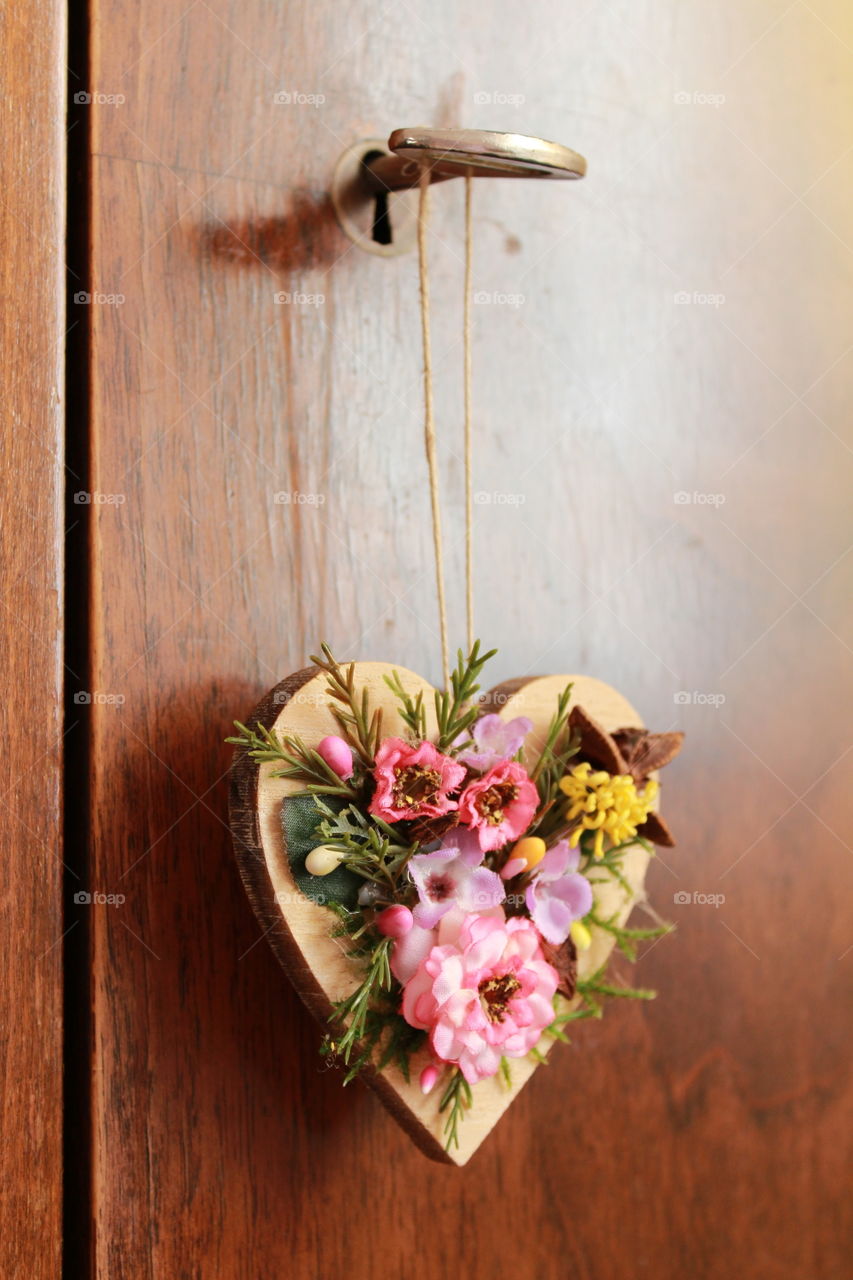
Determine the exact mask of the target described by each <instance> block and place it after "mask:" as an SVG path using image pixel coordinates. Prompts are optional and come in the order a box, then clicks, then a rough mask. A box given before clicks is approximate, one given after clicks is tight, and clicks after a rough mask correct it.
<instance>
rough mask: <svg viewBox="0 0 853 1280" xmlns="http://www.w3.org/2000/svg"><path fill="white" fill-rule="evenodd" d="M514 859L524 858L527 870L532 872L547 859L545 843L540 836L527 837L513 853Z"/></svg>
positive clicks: (520, 841)
mask: <svg viewBox="0 0 853 1280" xmlns="http://www.w3.org/2000/svg"><path fill="white" fill-rule="evenodd" d="M512 856H513V858H523V859H524V861H525V863H526V865H527V870H528V871H532V870H533V868H534V867H536V866H538V865H539V863H540V862H541V861H542V859H543V858H544V857H545V841H544V840H543V839H542V838H541V837H540V836H525V838H524V839H523V840H519V842H518V844H517V845H516V846H515V848H514V849H513V851H512Z"/></svg>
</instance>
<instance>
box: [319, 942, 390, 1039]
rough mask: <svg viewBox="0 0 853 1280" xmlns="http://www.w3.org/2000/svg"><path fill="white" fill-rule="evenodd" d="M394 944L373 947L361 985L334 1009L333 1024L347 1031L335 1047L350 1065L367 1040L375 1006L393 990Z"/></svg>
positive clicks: (344, 1031)
mask: <svg viewBox="0 0 853 1280" xmlns="http://www.w3.org/2000/svg"><path fill="white" fill-rule="evenodd" d="M392 944H393V939H392V938H382V939H381V941H380V942H378V943H377V944H376V945H375V946H374V947H373V949H372V952H371V955H370V958H369V961H368V963H367V967H366V971H365V974H364V977H363V978H362V980H361V982H360V983H359V985H358V986H357V987H356V988H355V990H354V991H353V992H352V993H351V994H350V995H348V996H347V997H346V998H345V999H344V1000H338V1001H337V1002H336V1003H335V1004H334V1005H333V1009H332V1015H331V1018H330V1021H333V1022H336V1023H339V1024H340V1026H341V1027H342V1028H343V1030H342V1033H341V1035H340V1036H336V1037H335V1038H334V1040H333V1041H332V1047H333V1050H334V1052H335V1054H336V1055H337V1056H338V1057H339V1058H341V1059H342V1060H343V1061H344V1063H346V1064H347V1065H349V1061H350V1057H351V1056H352V1053H353V1050H354V1049H355V1048H356V1046H357V1045H358V1044H359V1043H360V1042H361V1041H362V1040H363V1039H364V1037H365V1034H366V1031H367V1021H368V1015H369V1012H370V1008H371V1005H372V1004H373V1002H374V1001H375V1000H376V999H377V997H378V996H379V995H380V994H381V992H383V991H389V990H390V989H391V963H390V957H391V947H392Z"/></svg>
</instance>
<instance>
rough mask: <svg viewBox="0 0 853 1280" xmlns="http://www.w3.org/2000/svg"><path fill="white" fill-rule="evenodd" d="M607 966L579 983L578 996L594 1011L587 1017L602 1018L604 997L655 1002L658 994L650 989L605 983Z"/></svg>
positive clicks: (603, 966)
mask: <svg viewBox="0 0 853 1280" xmlns="http://www.w3.org/2000/svg"><path fill="white" fill-rule="evenodd" d="M605 969H606V965H602V966H601V968H600V969H597V970H596V971H595V973H593V974H591V975H590V976H589V977H588V978H581V979H580V980H579V981H578V985H577V991H578V995H579V996H581V997H582V999H583V1001H584V1003H585V1005H586V1006H587V1007H589V1008H590V1009H592V1010H593V1012H592V1013H589V1014H586V1015H585V1016H587V1017H601V999H602V997H610V998H612V999H618V1000H654V999H656V997H657V992H656V991H652V990H650V989H649V988H648V987H627V986H623V985H621V984H617V983H613V982H605V981H604V971H605Z"/></svg>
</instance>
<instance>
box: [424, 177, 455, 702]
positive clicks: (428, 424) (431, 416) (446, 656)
mask: <svg viewBox="0 0 853 1280" xmlns="http://www.w3.org/2000/svg"><path fill="white" fill-rule="evenodd" d="M429 183H430V179H429V170H428V169H426V168H424V169H422V170H421V177H420V200H419V202H418V274H419V278H420V286H421V336H422V340H423V349H424V446H425V448H426V457H427V467H428V470H429V496H430V504H431V507H432V544H433V551H434V553H435V586H436V593H437V595H438V622H439V627H440V630H441V665H442V670H443V672H444V686H445V688H448V687H449V685H450V647H449V645H448V641H447V601H446V599H445V595H444V549H443V544H442V538H441V504H440V501H439V484H438V462H437V459H436V449H435V410H434V407H433V399H432V348H431V344H430V323H429V322H430V315H429V273H428V270H427V265H428V264H427V246H426V232H427V220H428V217H429Z"/></svg>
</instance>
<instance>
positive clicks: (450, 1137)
mask: <svg viewBox="0 0 853 1280" xmlns="http://www.w3.org/2000/svg"><path fill="white" fill-rule="evenodd" d="M473 1101H474V1099H473V1098H472V1096H471V1086H470V1084H469V1083H468V1081H467V1080H466V1079H465V1077H464V1076H463V1074H462V1072H461V1071H460V1070H459V1068H458V1067H457V1068H456V1069H455V1070H454V1072H453V1074H452V1075H451V1077H450V1080H449V1082H448V1085H447V1088H446V1089H445V1090H444V1093H443V1094H442V1095H441V1101H440V1102H439V1104H438V1110H439V1114H442V1113H443V1112H445V1111H446V1112H447V1119H446V1120H445V1123H444V1139H445V1141H444V1149H445V1151H449V1150H450V1148H451V1147H456V1148H457V1150H458V1148H459V1122H460V1120H464V1118H465V1113H466V1111H468V1109H469V1108H470V1106H471V1104H472V1102H473Z"/></svg>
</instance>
